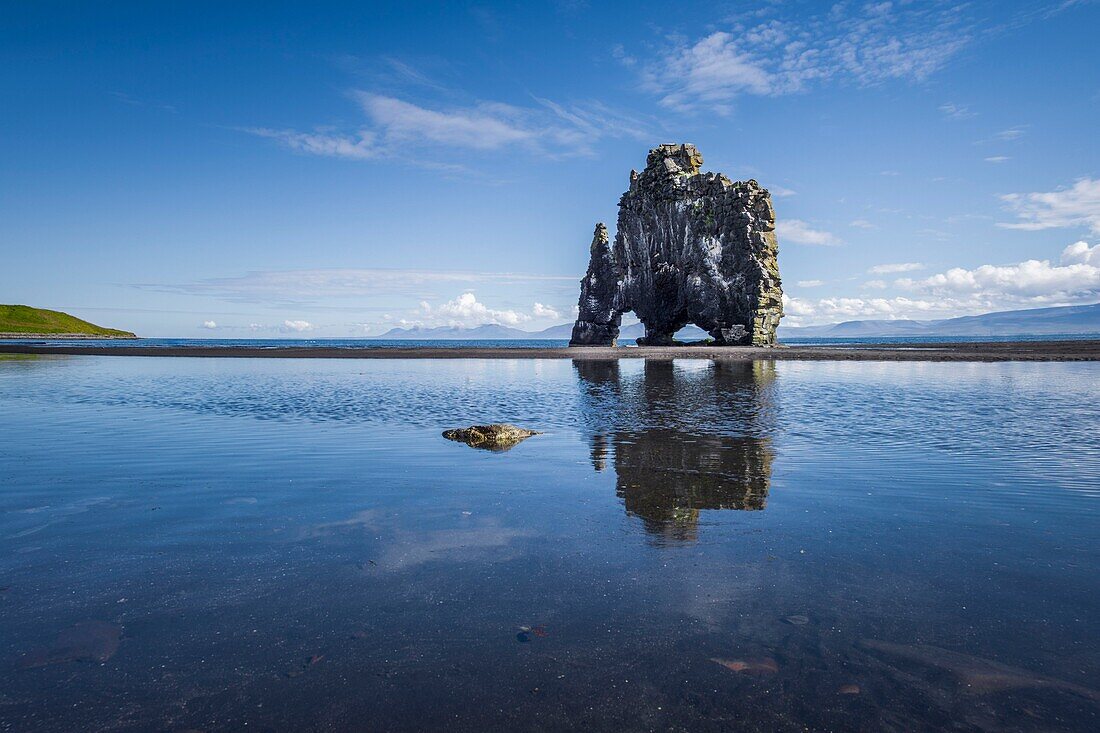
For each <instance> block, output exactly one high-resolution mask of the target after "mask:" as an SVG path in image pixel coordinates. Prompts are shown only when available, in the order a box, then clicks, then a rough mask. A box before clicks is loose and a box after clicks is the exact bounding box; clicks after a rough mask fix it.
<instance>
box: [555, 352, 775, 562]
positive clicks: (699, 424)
mask: <svg viewBox="0 0 1100 733" xmlns="http://www.w3.org/2000/svg"><path fill="white" fill-rule="evenodd" d="M573 366H574V369H575V370H576V372H577V375H578V377H579V381H580V385H581V391H582V398H581V399H582V406H583V409H582V414H583V415H584V419H585V423H586V425H585V427H586V429H587V431H588V433H589V440H590V444H591V458H592V465H593V467H594V468H595V470H597V471H603V470H604V469H605V468H606V467H607V465H608V462H609V461H610V462H611V463H612V465H613V466H614V469H615V473H616V479H617V480H616V493H617V494H618V496H619V497H620V498H621V499H622V501H623V505H624V508H625V509H626V512H627V513H628V514H630V515H631V516H636V517H638V518H639V519H641V521H642V523H643V525H644V526H645V529H646V531H647V532H649V533H650V534H651V535H653V536H654V537H655V538H660V539H661V540H664V541H673V542H693V541H695V540H696V538H697V536H698V523H699V513H700V511H702V510H704V509H739V510H760V509H763V508H764V507H765V506H766V504H767V498H768V488H769V483H770V481H771V464H772V456H773V452H772V448H771V445H770V441H769V439H768V438H767V437H766V436H767V434H768V433H769V432H770V431H769V426H770V425H771V423H772V422H773V412H772V405H771V402H770V389H769V385H770V383H771V382H772V380H773V379H774V374H775V372H774V363H773V362H763V361H758V362H721V361H714V362H690V363H687V364H685V363H683V362H677V363H674V362H671V361H646V362H644V365H640V364H639V363H638V362H627V363H626V367H625V368H623V367H621V366H620V363H619V362H618V361H593V360H583V359H575V360H574V361H573ZM639 367H640V370H639ZM639 371H640V373H639Z"/></svg>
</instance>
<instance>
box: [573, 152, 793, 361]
mask: <svg viewBox="0 0 1100 733" xmlns="http://www.w3.org/2000/svg"><path fill="white" fill-rule="evenodd" d="M702 165H703V156H701V155H700V154H699V151H698V150H696V149H695V146H694V145H687V144H684V145H661V146H659V147H656V148H654V149H653V150H651V151H650V152H649V157H648V159H647V160H646V167H645V170H643V171H642V172H641V174H638V173H637V172H635V171H631V172H630V189H629V190H628V191H627V192H626V193H624V194H623V195H622V198H621V199H620V200H619V219H618V225H617V231H616V234H615V241H614V242H613V243H612V242H611V241H610V240H609V238H608V234H607V227H605V226H604V225H603V224H597V225H596V231H595V233H594V235H593V237H592V250H591V259H590V260H589V264H588V272H587V273H586V274H585V276H584V279H583V280H581V295H580V301H579V308H580V313H579V315H578V318H577V322H576V323H575V324H574V326H573V335H572V338H571V339H570V341H569V344H570V345H571V346H613V345H614V344H615V340H616V338H617V337H618V335H619V325H620V323H621V320H622V314H623V313H625V312H627V311H633V312H634V313H635V315H637V316H638V319H639V320H640V321H641V322H642V323H643V324H644V325H645V329H646V334H645V337H644V338H643V339H639V340H638V343H639V344H645V345H664V344H672V343H673V340H672V337H673V335H674V334H675V333H676V332H677V331H679V330H680V329H681V328H683V327H684V326H686V325H687V324H689V323H694V324H695V325H697V326H699V327H700V328H702V329H703V330H704V331H707V332H708V333H710V335H711V336H712V337H713V338H714V340H715V342H717V343H719V344H741V345H750V344H751V345H753V346H774V345H775V343H776V338H775V331H776V328H777V327H778V326H779V319H780V318H782V317H783V290H782V285H781V282H780V279H779V263H778V261H777V256H778V251H779V245H778V242H777V240H776V236H775V211H774V210H773V209H772V202H771V196H770V194H769V193H768V191H767V189H765V188H763V187H761V186H760V184H758V183H757V182H756V181H753V180H749V181H744V182H737V183H734V182H733V181H730V179H728V178H726V177H725V176H724V175H722V174H721V173H701V172H700V168H701V167H702Z"/></svg>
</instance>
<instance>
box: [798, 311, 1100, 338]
mask: <svg viewBox="0 0 1100 733" xmlns="http://www.w3.org/2000/svg"><path fill="white" fill-rule="evenodd" d="M1057 334H1067V335H1081V334H1100V303H1096V304H1094V305H1070V306H1061V307H1057V308H1034V309H1031V310H1020V311H1001V312H998V313H985V314H983V315H980V316H962V317H960V318H947V319H943V320H937V321H907V320H895V321H845V322H844V323H833V324H830V325H827V326H805V327H803V328H793V327H792V328H784V327H780V331H779V335H780V337H781V338H782V337H786V338H877V337H880V336H884V337H885V336H920V337H932V338H935V337H938V336H971V337H976V336H998V337H1000V336H1053V335H1057Z"/></svg>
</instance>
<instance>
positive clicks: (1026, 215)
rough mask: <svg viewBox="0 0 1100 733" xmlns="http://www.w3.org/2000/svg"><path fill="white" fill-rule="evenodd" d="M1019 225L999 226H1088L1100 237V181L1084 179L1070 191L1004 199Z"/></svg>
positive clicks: (1003, 197) (1006, 227)
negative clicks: (1017, 219)
mask: <svg viewBox="0 0 1100 733" xmlns="http://www.w3.org/2000/svg"><path fill="white" fill-rule="evenodd" d="M1001 200H1002V201H1004V202H1005V203H1006V204H1007V205H1008V208H1009V209H1011V210H1012V211H1014V212H1015V214H1016V216H1017V218H1019V219H1020V221H1017V222H1007V223H1000V224H998V225H997V226H999V227H1003V228H1005V229H1023V230H1026V231H1038V230H1040V229H1057V228H1063V227H1084V226H1087V227H1088V228H1089V229H1090V230H1092V232H1093V233H1095V234H1100V179H1097V180H1094V179H1092V178H1081V179H1078V181H1077V182H1076V183H1074V184H1073V186H1072V187H1070V188H1059V189H1057V190H1054V191H1048V192H1045V193H1043V192H1039V193H1013V194H1008V195H1006V196H1002V197H1001Z"/></svg>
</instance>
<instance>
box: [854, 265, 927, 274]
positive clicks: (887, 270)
mask: <svg viewBox="0 0 1100 733" xmlns="http://www.w3.org/2000/svg"><path fill="white" fill-rule="evenodd" d="M923 269H924V265H922V264H921V263H920V262H891V263H887V264H885V265H875V266H874V267H872V268H871V269H870V270H868V271H867V272H869V273H871V274H872V275H889V274H891V273H895V272H912V271H914V270H923Z"/></svg>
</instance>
